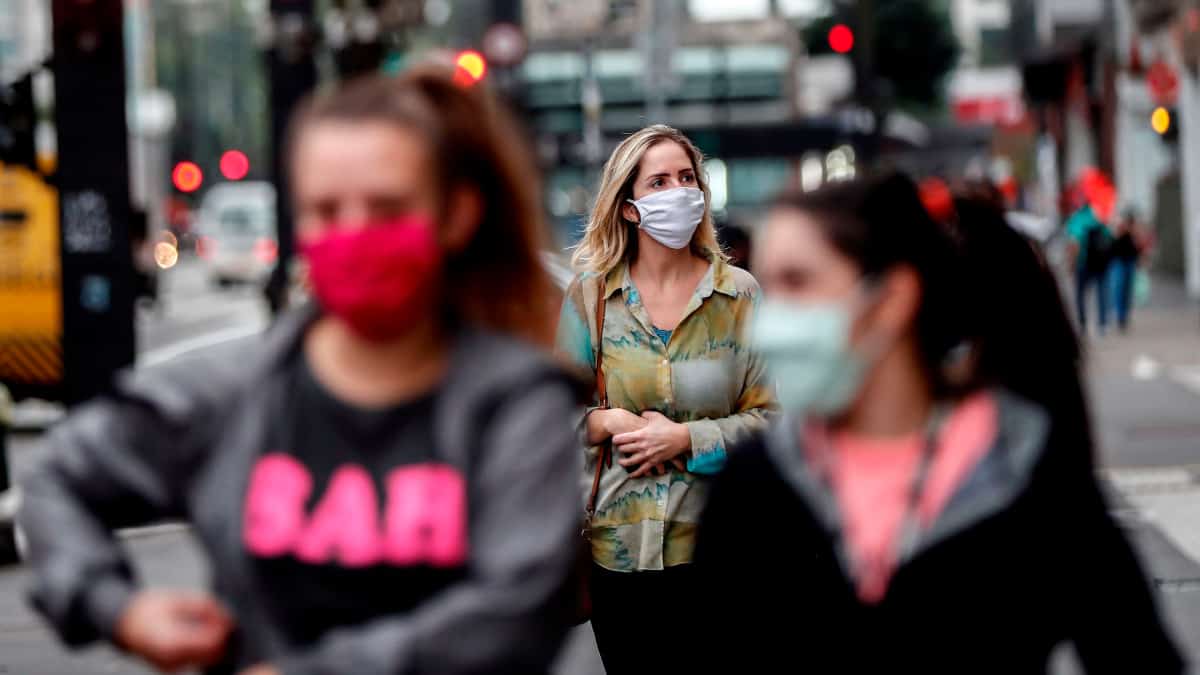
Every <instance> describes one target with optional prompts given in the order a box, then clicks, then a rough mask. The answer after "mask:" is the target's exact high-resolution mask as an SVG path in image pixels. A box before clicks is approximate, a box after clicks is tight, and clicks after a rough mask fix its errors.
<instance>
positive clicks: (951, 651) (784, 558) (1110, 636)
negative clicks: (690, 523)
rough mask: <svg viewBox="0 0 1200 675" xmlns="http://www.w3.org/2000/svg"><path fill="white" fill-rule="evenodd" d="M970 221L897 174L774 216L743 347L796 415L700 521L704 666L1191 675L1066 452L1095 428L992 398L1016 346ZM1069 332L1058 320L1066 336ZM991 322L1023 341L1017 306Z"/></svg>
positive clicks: (793, 202) (740, 468)
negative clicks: (1063, 656) (759, 358)
mask: <svg viewBox="0 0 1200 675" xmlns="http://www.w3.org/2000/svg"><path fill="white" fill-rule="evenodd" d="M960 203H961V202H960ZM978 209H982V211H976V212H984V213H988V212H989V211H990V215H988V218H989V219H990V220H989V221H988V222H989V223H990V224H994V223H1000V227H1006V226H1005V225H1004V224H1003V223H1004V221H1003V214H1001V213H1000V212H999V211H996V210H995V209H994V208H993V207H992V206H990V205H982V206H979V207H978ZM976 212H971V211H969V210H968V212H967V213H965V214H964V213H959V214H958V218H959V219H960V220H962V219H966V218H974V217H975V216H974V215H973V214H974V213H976ZM990 224H989V225H987V226H986V227H991V225H990ZM959 225H960V228H959V231H958V232H957V233H956V234H957V235H958V236H957V238H956V237H951V236H948V235H949V232H948V231H947V230H946V229H945V228H944V226H943V225H940V224H938V223H936V222H934V221H933V220H932V219H931V218H930V216H929V215H928V214H927V212H926V209H925V208H924V206H923V205H922V203H921V201H920V200H919V199H918V196H917V192H916V189H915V186H914V185H913V184H912V183H911V182H910V181H909V180H908V179H906V178H904V177H901V176H898V175H886V176H882V177H878V178H860V179H858V180H856V181H853V182H850V183H843V184H837V185H834V186H832V187H827V188H825V189H823V190H821V191H818V192H815V193H809V194H795V195H789V196H786V197H784V198H782V199H781V200H779V202H778V203H777V204H776V206H775V207H774V208H773V209H772V211H771V213H770V215H769V217H768V219H767V222H766V225H765V228H764V230H763V234H762V239H761V240H760V241H759V242H757V243H758V248H757V250H758V251H759V254H758V257H757V260H756V269H758V270H759V273H760V275H761V276H762V279H763V285H764V290H765V293H766V298H765V300H764V303H763V306H762V308H761V310H760V313H759V315H758V318H757V320H756V322H755V328H754V332H753V336H754V337H753V344H754V345H755V346H756V347H757V348H759V349H760V350H762V353H763V355H764V358H765V359H766V362H767V365H768V372H769V373H770V374H771V375H772V376H773V377H774V378H775V379H776V381H777V382H778V383H779V399H780V405H781V407H782V408H783V410H784V413H785V414H784V416H783V417H782V418H781V420H780V422H779V423H778V424H776V425H775V426H774V428H772V429H771V431H770V432H768V433H767V434H764V435H761V436H758V437H756V438H755V439H753V440H751V441H750V442H748V443H746V444H745V445H744V446H743V447H739V448H736V449H735V450H734V451H733V452H732V453H731V460H730V463H729V465H728V466H727V467H726V469H725V471H724V472H723V473H722V474H721V475H720V476H719V477H718V478H717V481H716V485H715V486H714V488H713V493H712V496H711V499H710V503H709V507H708V509H707V510H706V511H705V514H704V518H703V521H702V525H701V532H700V535H699V542H698V548H697V552H696V566H697V569H696V573H697V577H698V579H697V586H698V587H699V588H703V589H705V601H704V604H703V606H702V611H699V612H697V614H696V619H695V621H696V623H699V624H700V625H711V624H712V623H713V622H715V621H721V620H723V621H724V623H723V624H722V629H723V630H722V639H721V640H720V641H719V642H718V643H714V644H713V645H712V648H711V650H708V651H706V652H705V656H704V659H705V662H706V664H707V665H708V666H709V667H714V668H717V667H722V666H725V667H728V666H732V665H736V666H737V667H738V668H740V669H742V670H745V669H754V668H755V667H756V666H757V667H758V668H759V669H765V668H769V667H770V665H773V664H777V663H796V662H800V663H802V664H803V665H804V666H806V667H807V668H808V669H810V670H813V671H814V672H910V671H911V672H939V673H940V672H972V673H974V672H987V673H993V672H994V673H1033V672H1045V671H1046V668H1047V663H1048V660H1049V657H1050V654H1051V652H1052V650H1053V649H1054V648H1055V647H1056V646H1057V645H1058V644H1060V643H1061V642H1064V641H1072V642H1074V644H1075V647H1076V651H1077V652H1078V653H1079V655H1080V657H1081V660H1082V661H1083V664H1084V666H1085V668H1086V669H1087V672H1111V673H1128V672H1145V673H1179V672H1182V670H1183V665H1182V663H1181V661H1180V657H1179V654H1178V653H1177V651H1176V650H1175V648H1174V646H1173V645H1172V644H1171V642H1170V640H1169V639H1168V637H1167V636H1166V634H1165V632H1164V629H1163V626H1162V624H1161V622H1160V620H1159V618H1158V615H1157V613H1156V610H1155V607H1154V602H1153V599H1152V597H1151V595H1150V590H1149V588H1148V585H1147V583H1146V580H1145V578H1144V576H1143V575H1142V573H1141V570H1140V568H1139V566H1138V564H1137V561H1136V559H1135V558H1134V556H1133V553H1132V551H1131V550H1130V548H1129V545H1128V543H1127V542H1125V540H1124V539H1123V537H1122V536H1121V534H1120V532H1119V530H1118V529H1117V528H1116V526H1115V524H1114V523H1113V522H1112V520H1111V519H1110V517H1109V516H1108V512H1107V509H1106V505H1105V503H1104V500H1103V499H1102V498H1101V496H1100V491H1099V488H1098V486H1097V485H1096V482H1095V478H1094V474H1093V473H1092V472H1091V470H1090V468H1089V467H1085V466H1083V464H1082V463H1080V462H1078V461H1077V459H1078V458H1079V457H1080V456H1082V455H1081V452H1086V451H1088V450H1090V447H1084V448H1072V447H1060V444H1077V445H1084V446H1086V445H1087V444H1089V443H1090V436H1088V435H1087V434H1084V433H1079V431H1078V423H1079V422H1080V420H1079V419H1078V418H1071V419H1067V420H1064V421H1066V422H1067V425H1063V424H1059V420H1056V419H1054V417H1053V415H1056V414H1060V413H1061V412H1062V411H1066V410H1068V409H1069V407H1070V406H1069V405H1063V404H1061V402H1058V403H1056V404H1055V405H1053V406H1044V405H1039V404H1038V403H1035V402H1031V401H1029V400H1027V399H1025V398H1022V397H1020V396H1019V395H1017V394H1014V393H1011V392H1009V391H1007V390H1006V389H1004V388H1002V387H1003V385H1004V384H1005V382H1006V381H1007V380H1006V378H1007V377H1008V374H1007V373H998V372H995V371H994V368H995V366H996V365H999V364H1012V363H1014V360H1013V356H1014V355H1013V354H1011V353H1009V354H1006V355H1003V356H1001V357H1000V358H994V357H993V356H992V354H991V352H992V351H993V350H996V349H1000V350H1001V351H1003V350H1004V345H1003V344H1000V343H997V342H996V341H994V340H992V339H991V337H992V336H989V335H980V334H979V330H978V329H979V327H980V326H983V325H987V324H981V323H978V322H977V317H978V316H979V315H980V312H971V311H966V312H964V311H963V310H964V309H969V306H970V304H971V303H975V302H978V303H981V304H982V303H988V302H989V301H990V300H992V299H993V298H994V296H993V295H992V293H993V290H994V288H991V287H984V286H976V285H973V284H974V283H975V280H977V279H978V277H977V276H975V275H973V274H971V273H969V271H970V270H971V268H972V266H973V265H975V264H977V263H979V262H981V261H980V260H978V259H974V258H973V256H974V255H975V254H977V253H980V252H982V251H983V250H984V249H982V248H980V247H979V246H976V245H975V244H973V243H972V241H971V240H972V239H973V238H974V236H975V234H976V232H977V231H978V229H979V228H975V227H974V226H973V224H967V223H959ZM1014 234H1015V233H1014ZM993 241H1005V242H1007V243H1009V244H1016V247H1015V248H1007V249H1005V252H1006V253H1013V255H1012V256H1011V257H1008V258H1005V259H1003V260H998V261H997V262H996V263H995V265H994V266H1003V267H1005V269H1008V270H1009V271H1010V273H1011V274H1015V275H1017V276H1018V277H1020V278H1022V279H1025V278H1026V275H1029V274H1034V276H1035V278H1036V279H1038V280H1039V281H1038V282H1036V283H1040V279H1042V277H1040V276H1037V275H1036V273H1035V272H1034V270H1036V269H1037V267H1038V262H1037V258H1036V256H1035V255H1032V251H1033V249H1032V248H1029V247H1028V246H1026V245H1025V242H1023V241H1021V239H1020V237H1019V235H1017V238H1016V239H1013V238H1001V239H993ZM976 243H983V240H980V241H979V242H976ZM1022 247H1024V248H1022ZM997 253H998V252H997V251H995V250H993V251H991V252H990V255H995V254H997ZM1050 297H1051V299H1050V300H1047V301H1046V302H1041V301H1036V302H1035V303H1034V304H1035V305H1036V306H1037V307H1040V308H1051V307H1053V302H1055V300H1053V298H1054V297H1055V296H1050ZM1019 304H1020V302H1019V301H1017V300H1014V301H1013V302H1011V303H1008V304H1006V305H1002V306H1000V307H997V308H987V309H984V310H983V311H985V312H986V313H989V314H991V313H995V312H996V311H997V310H1005V311H1007V310H1012V309H1015V308H1016V306H1018V305H1019ZM1059 307H1061V305H1059ZM1039 316H1041V315H1039ZM1059 319H1060V320H1059V321H1057V322H1052V324H1051V327H1052V328H1053V327H1054V326H1058V325H1068V322H1069V320H1068V319H1067V318H1066V317H1065V315H1063V314H1062V312H1061V310H1060V311H1059ZM1000 320H1004V321H1007V322H1008V323H1009V324H1012V325H1014V326H1023V328H1024V330H1025V331H1026V332H1029V331H1028V325H1029V324H1028V323H1025V322H1024V321H1023V317H1022V316H1021V315H1020V314H1009V315H1008V316H1006V317H997V321H1000ZM1038 325H1039V326H1040V324H1038ZM1014 330H1015V328H1014ZM1055 335H1057V333H1055ZM1069 344H1071V343H1069V342H1065V341H1061V340H1057V339H1055V340H1052V341H1051V342H1049V344H1048V345H1047V348H1048V349H1052V350H1058V353H1057V354H1050V355H1047V356H1046V357H1045V358H1048V359H1054V358H1056V357H1057V358H1056V360H1057V361H1059V362H1063V363H1067V364H1069V363H1070V362H1071V361H1070V359H1071V358H1072V355H1071V354H1070V353H1064V352H1063V350H1062V349H1061V348H1062V347H1064V346H1069ZM963 359H966V360H968V362H969V363H968V367H967V368H961V367H958V366H960V365H961V364H959V363H958V362H959V361H961V360H963ZM983 364H986V366H985V365H983ZM1064 373H1065V376H1066V378H1068V379H1071V378H1075V379H1076V381H1077V375H1076V374H1075V373H1073V372H1072V371H1071V370H1070V369H1069V366H1068V367H1066V368H1064V369H1060V370H1058V371H1056V372H1054V373H1051V374H1050V375H1049V377H1052V378H1053V377H1060V376H1062V375H1063V374H1064ZM1024 375H1025V373H1022V374H1021V376H1019V377H1017V381H1018V382H1019V383H1026V382H1027V381H1028V380H1025V379H1023V378H1024ZM1076 383H1077V382H1076ZM1055 386H1066V389H1062V390H1061V391H1069V390H1070V387H1069V385H1066V384H1065V383H1057V384H1055ZM1067 417H1070V415H1067ZM764 514H769V516H764ZM747 551H753V552H754V555H747ZM779 608H782V609H783V611H784V612H786V616H787V620H786V621H780V620H779V619H778V618H777V617H776V616H775V614H776V612H775V610H778V609H779ZM731 617H732V618H731Z"/></svg>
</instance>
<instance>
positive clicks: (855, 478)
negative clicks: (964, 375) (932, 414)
mask: <svg viewBox="0 0 1200 675" xmlns="http://www.w3.org/2000/svg"><path fill="white" fill-rule="evenodd" d="M996 415H997V413H996V402H995V400H994V399H993V398H992V397H991V396H990V395H988V394H976V395H974V396H972V397H970V398H968V399H967V400H965V401H963V402H962V403H961V404H959V405H958V406H957V407H956V408H955V409H954V411H953V412H952V413H951V415H950V417H949V418H948V419H947V420H946V422H945V426H943V428H942V432H941V435H940V438H939V441H938V444H937V453H936V455H935V457H934V459H933V463H932V464H931V465H930V468H929V474H928V477H927V478H926V481H925V487H924V490H923V491H922V494H921V498H920V501H919V505H918V516H919V519H920V523H921V525H922V526H923V527H928V526H929V525H930V524H932V523H933V522H934V520H936V518H937V516H938V514H940V513H941V511H942V509H943V508H945V506H946V503H947V502H949V501H950V497H951V496H952V495H953V494H954V490H955V489H956V488H957V487H958V486H959V485H960V484H962V482H963V481H964V480H965V479H966V477H967V475H968V473H969V472H970V471H971V469H972V468H974V467H975V465H976V464H978V463H979V460H980V459H982V458H983V456H984V455H985V454H987V451H988V449H989V448H990V447H991V445H992V441H993V439H994V438H995V436H996V424H997V422H996ZM806 437H807V438H808V439H809V442H808V443H805V447H806V448H808V450H807V452H808V454H809V458H810V460H815V461H816V463H817V465H820V459H819V455H818V453H820V452H822V451H824V449H825V448H826V447H827V446H825V444H824V443H823V442H822V441H821V439H822V437H823V434H821V430H820V429H819V428H810V429H809V430H808V432H807V433H806ZM830 441H831V445H832V448H833V452H834V453H835V458H834V460H833V461H831V462H828V463H827V464H826V465H827V466H828V467H829V471H830V472H831V474H832V475H831V476H830V479H831V481H832V484H833V490H834V493H835V496H836V498H837V501H838V507H839V509H840V510H841V514H842V522H843V527H844V528H845V531H844V536H845V540H846V543H847V545H848V546H849V548H850V553H851V559H852V560H853V561H854V568H855V569H854V575H855V579H856V584H857V587H858V596H859V598H860V599H861V600H862V601H863V602H866V603H872V604H873V603H877V602H879V601H881V600H882V599H883V597H884V595H885V594H886V593H887V587H888V582H889V581H890V580H891V577H892V574H893V573H894V572H895V567H896V554H897V543H898V542H897V539H898V537H899V536H900V529H901V525H902V524H903V521H904V518H905V512H906V511H907V510H908V507H909V499H910V492H911V489H912V483H913V479H914V474H915V473H916V470H917V467H918V465H919V463H920V458H921V453H922V452H923V450H924V448H923V445H924V442H925V439H924V431H919V432H916V433H913V434H910V435H907V436H901V437H889V438H880V437H872V436H862V435H858V434H853V433H849V432H844V431H842V432H835V433H834V434H833V437H832V438H831V439H830Z"/></svg>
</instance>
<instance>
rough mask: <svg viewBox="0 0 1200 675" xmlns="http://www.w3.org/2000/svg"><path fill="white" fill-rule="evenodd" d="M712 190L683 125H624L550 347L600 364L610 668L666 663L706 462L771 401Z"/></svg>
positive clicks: (686, 616) (594, 499)
mask: <svg viewBox="0 0 1200 675" xmlns="http://www.w3.org/2000/svg"><path fill="white" fill-rule="evenodd" d="M710 205H711V198H710V196H709V190H708V185H707V184H706V183H705V179H704V174H703V173H702V157H701V155H700V151H699V150H697V149H696V147H695V146H694V145H693V144H692V143H691V141H689V140H688V139H687V138H686V137H685V136H683V135H682V134H681V133H679V132H678V131H676V130H675V129H672V128H670V127H666V126H661V125H656V126H651V127H647V128H645V129H642V130H641V131H639V132H637V133H635V134H633V135H631V136H629V137H628V138H626V139H625V141H624V142H622V143H621V145H620V146H618V147H617V149H616V150H615V151H614V152H613V155H612V157H611V158H609V160H608V163H607V164H606V165H605V167H604V174H603V177H602V179H601V185H600V191H599V195H598V196H597V198H596V205H595V208H594V210H593V212H592V215H591V220H590V221H589V223H588V227H587V231H586V233H585V235H584V238H583V241H582V243H581V244H580V246H579V248H578V250H577V251H576V253H575V257H574V262H575V264H576V267H577V268H579V269H582V270H584V271H583V272H582V274H581V275H580V276H578V277H577V278H576V279H575V280H574V281H573V282H572V283H571V286H570V288H569V289H568V290H567V296H566V299H565V301H564V303H563V308H562V317H561V320H560V325H559V338H558V345H559V349H560V350H561V351H562V352H563V353H564V354H565V355H566V356H567V357H569V358H571V359H573V360H574V361H575V363H576V364H577V365H579V366H580V367H581V368H584V369H589V370H594V369H595V368H596V365H597V363H601V364H602V366H601V368H600V371H601V372H600V373H598V375H599V376H600V377H599V378H598V380H599V381H601V382H603V385H604V386H602V387H599V389H600V390H601V391H599V392H598V394H597V397H596V400H594V401H593V404H594V407H593V408H591V409H590V410H589V412H588V413H587V416H586V417H585V419H584V427H585V432H586V436H587V443H588V444H590V445H593V446H596V447H594V448H593V449H592V451H591V452H590V453H589V456H588V472H587V483H588V484H589V485H593V486H594V487H593V489H592V492H591V493H590V494H589V498H588V502H589V510H594V514H593V515H591V516H590V525H589V532H590V537H591V552H592V556H593V560H594V563H595V564H594V567H593V568H592V571H591V599H592V609H593V614H592V617H591V618H592V628H593V630H594V632H595V635H596V642H597V644H598V645H599V648H600V655H601V657H602V658H603V660H604V665H605V669H606V670H607V671H608V673H609V675H621V674H622V673H644V672H660V673H663V672H676V666H677V665H678V663H679V657H678V650H679V649H687V648H688V647H687V646H686V645H687V644H688V643H689V642H692V641H694V640H695V637H696V633H695V631H696V628H697V626H695V624H693V623H692V618H691V615H690V612H689V609H688V607H689V606H690V604H691V602H692V600H693V599H694V598H697V597H701V596H703V595H704V594H705V592H706V591H705V589H702V588H698V587H697V586H696V585H695V584H694V583H693V581H692V574H691V566H690V563H691V562H692V550H693V547H694V544H695V531H696V523H697V521H698V519H699V516H700V511H701V509H702V508H703V506H704V503H705V499H706V496H707V493H708V485H709V480H710V478H709V475H711V474H713V473H715V472H717V471H718V470H719V469H720V468H721V467H722V466H723V465H724V463H725V461H726V451H727V449H728V448H730V447H731V446H732V445H733V444H734V443H736V442H737V441H739V440H741V439H743V438H746V437H748V436H750V435H751V434H752V433H753V432H754V431H756V430H759V429H762V428H763V427H764V426H765V425H766V419H767V413H768V412H769V411H770V410H772V409H773V407H774V401H773V392H772V388H771V386H770V385H769V384H768V382H767V379H766V374H765V372H764V370H763V366H762V363H761V361H759V360H758V358H757V357H755V356H754V355H753V354H752V353H750V351H749V350H748V349H746V345H745V343H744V342H743V331H744V328H745V327H746V326H747V324H748V322H749V321H750V318H751V313H752V311H753V310H754V307H755V305H756V303H757V301H758V295H759V288H758V283H757V282H756V281H755V280H754V278H753V277H751V276H750V274H749V273H747V272H745V271H744V270H741V269H737V268H735V267H732V266H730V265H729V264H728V263H727V262H726V260H725V258H724V256H723V255H722V254H721V251H720V248H719V246H718V244H717V237H716V232H715V230H714V227H713V221H712V215H711V212H710ZM605 392H606V394H607V395H606V396H605ZM614 451H615V452H614ZM614 454H615V455H616V457H617V461H616V462H613V461H612V455H614Z"/></svg>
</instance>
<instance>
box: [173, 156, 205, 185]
mask: <svg viewBox="0 0 1200 675" xmlns="http://www.w3.org/2000/svg"><path fill="white" fill-rule="evenodd" d="M171 182H172V183H174V184H175V189H176V190H179V191H180V192H195V191H196V190H199V189H200V185H201V184H202V183H203V182H204V173H203V172H202V171H200V167H198V166H196V163H195V162H180V163H178V164H176V165H175V170H174V171H172V172H171Z"/></svg>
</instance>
